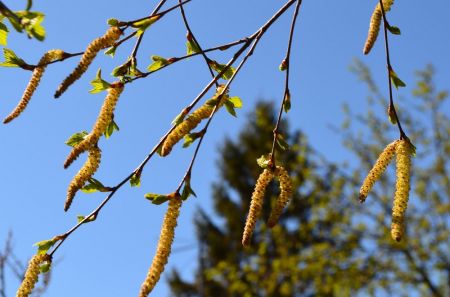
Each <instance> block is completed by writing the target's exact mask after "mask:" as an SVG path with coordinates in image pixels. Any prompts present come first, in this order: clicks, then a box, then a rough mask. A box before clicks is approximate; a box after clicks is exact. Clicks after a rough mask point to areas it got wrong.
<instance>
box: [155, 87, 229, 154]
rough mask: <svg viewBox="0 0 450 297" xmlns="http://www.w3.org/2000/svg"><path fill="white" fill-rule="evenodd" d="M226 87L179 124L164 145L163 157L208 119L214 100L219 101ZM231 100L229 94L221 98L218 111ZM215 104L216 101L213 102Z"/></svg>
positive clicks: (221, 88) (217, 90)
mask: <svg viewBox="0 0 450 297" xmlns="http://www.w3.org/2000/svg"><path fill="white" fill-rule="evenodd" d="M223 89H224V86H223V85H220V86H218V87H217V89H216V93H215V94H214V97H213V98H211V100H208V101H207V102H206V103H205V104H203V105H202V106H201V107H199V108H198V109H197V110H195V111H194V112H193V113H192V114H190V115H189V116H188V117H187V118H186V119H185V120H184V121H183V122H181V123H180V124H178V126H177V127H176V128H175V129H174V130H173V131H172V132H171V133H170V134H169V135H168V136H167V138H166V140H165V141H164V143H163V144H162V147H161V156H163V157H164V156H167V155H168V154H169V153H170V152H171V151H172V148H173V146H174V145H175V144H177V143H178V141H180V140H181V139H182V138H183V137H184V136H185V135H186V134H188V133H189V132H190V131H192V130H193V129H195V127H197V126H198V124H200V122H201V121H202V120H204V119H206V118H208V117H209V116H210V115H211V113H212V111H213V110H214V104H211V101H212V100H217V99H218V96H219V95H220V93H222V92H223ZM228 99H229V97H228V94H227V92H226V91H225V92H224V94H223V95H222V96H221V98H220V102H219V105H218V107H217V109H219V108H220V107H222V105H223V104H224V103H225V101H227V100H228ZM213 102H214V101H213Z"/></svg>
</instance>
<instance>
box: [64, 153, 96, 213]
mask: <svg viewBox="0 0 450 297" xmlns="http://www.w3.org/2000/svg"><path fill="white" fill-rule="evenodd" d="M101 156H102V151H101V150H100V148H98V147H96V146H95V147H93V148H91V149H90V150H89V155H88V159H87V160H86V162H85V163H84V165H83V167H81V169H80V170H79V171H78V173H77V174H76V175H75V176H74V178H73V179H72V181H71V182H70V184H69V186H68V188H67V196H66V202H65V204H64V210H65V211H67V210H68V209H69V207H70V205H71V204H72V201H73V198H74V197H75V194H76V193H77V191H78V190H79V189H81V188H82V187H83V186H84V184H85V183H86V182H87V181H88V180H89V179H90V178H91V177H92V176H93V175H94V173H95V172H96V171H97V169H98V166H99V165H100V160H101Z"/></svg>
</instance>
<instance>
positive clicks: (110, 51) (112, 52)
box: [104, 46, 117, 58]
mask: <svg viewBox="0 0 450 297" xmlns="http://www.w3.org/2000/svg"><path fill="white" fill-rule="evenodd" d="M116 50H117V46H111V47H110V48H108V49H107V50H106V51H105V53H104V54H105V55H109V56H111V57H112V58H114V55H115V54H116Z"/></svg>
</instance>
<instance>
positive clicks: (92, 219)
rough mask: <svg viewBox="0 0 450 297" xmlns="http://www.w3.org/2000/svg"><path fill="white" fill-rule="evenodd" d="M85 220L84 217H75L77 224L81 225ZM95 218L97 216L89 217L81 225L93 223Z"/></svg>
mask: <svg viewBox="0 0 450 297" xmlns="http://www.w3.org/2000/svg"><path fill="white" fill-rule="evenodd" d="M85 218H86V217H85V216H82V215H78V216H77V223H81V222H82V221H83V220H84V219H85ZM96 218H97V216H90V217H89V218H88V219H87V220H86V221H84V223H83V224H86V223H90V222H93V221H95V219H96Z"/></svg>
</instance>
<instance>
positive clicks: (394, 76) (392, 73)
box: [389, 69, 406, 89]
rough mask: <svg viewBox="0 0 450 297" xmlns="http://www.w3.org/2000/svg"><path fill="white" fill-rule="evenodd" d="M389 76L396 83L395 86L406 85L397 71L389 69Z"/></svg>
mask: <svg viewBox="0 0 450 297" xmlns="http://www.w3.org/2000/svg"><path fill="white" fill-rule="evenodd" d="M389 76H390V78H391V80H392V83H393V84H394V86H395V88H397V89H398V88H399V87H406V84H405V83H404V82H403V81H402V80H401V79H400V78H399V77H398V75H397V73H395V71H394V70H393V69H389Z"/></svg>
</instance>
